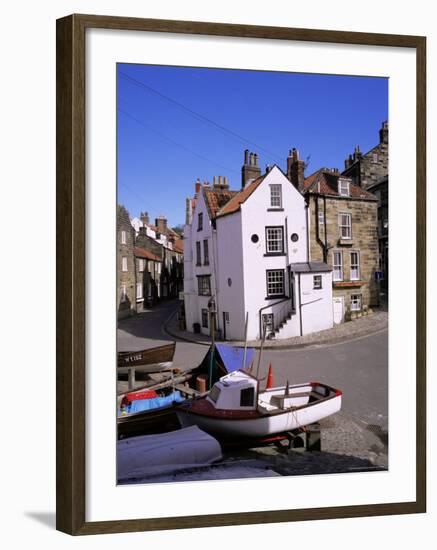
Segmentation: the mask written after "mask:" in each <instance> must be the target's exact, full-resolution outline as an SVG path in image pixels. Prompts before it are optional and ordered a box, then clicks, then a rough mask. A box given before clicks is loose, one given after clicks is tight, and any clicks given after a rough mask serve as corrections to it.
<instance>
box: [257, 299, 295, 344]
mask: <svg viewBox="0 0 437 550" xmlns="http://www.w3.org/2000/svg"><path fill="white" fill-rule="evenodd" d="M285 302H288V303H291V301H290V297H289V296H286V297H285V298H282V300H279V301H278V302H275V303H274V304H268V305H266V306H263V307H261V308H260V309H259V311H258V315H259V333H260V335H262V334H263V324H262V312H263V311H264V310H265V309H267V308H269V307H271V308H273V307H275V306H277V305H279V304H282V303H285ZM282 309H283V308H281V311H282ZM290 311H291V306H290ZM287 315H288V314H286V315H284V317H283V318H282V319H281V322H280V323H278V325H277V326H276V327H275V326H274V329H276V328H278V326H279V325H280V324H281V323H282V322H283V321H284V319H285V318H286V317H287Z"/></svg>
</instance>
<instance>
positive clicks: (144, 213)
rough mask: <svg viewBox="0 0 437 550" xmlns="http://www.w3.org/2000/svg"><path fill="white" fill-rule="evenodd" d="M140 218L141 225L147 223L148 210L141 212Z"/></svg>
mask: <svg viewBox="0 0 437 550" xmlns="http://www.w3.org/2000/svg"><path fill="white" fill-rule="evenodd" d="M140 220H141V223H142V224H143V225H149V213H148V212H141V214H140Z"/></svg>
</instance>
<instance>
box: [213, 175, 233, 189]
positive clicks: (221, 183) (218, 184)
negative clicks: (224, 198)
mask: <svg viewBox="0 0 437 550" xmlns="http://www.w3.org/2000/svg"><path fill="white" fill-rule="evenodd" d="M212 188H213V189H216V190H218V191H220V190H222V191H223V190H225V189H229V183H228V178H227V177H226V176H214V177H213V179H212Z"/></svg>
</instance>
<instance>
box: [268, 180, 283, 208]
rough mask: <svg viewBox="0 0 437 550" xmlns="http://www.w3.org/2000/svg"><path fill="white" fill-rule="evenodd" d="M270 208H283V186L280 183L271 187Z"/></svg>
mask: <svg viewBox="0 0 437 550" xmlns="http://www.w3.org/2000/svg"><path fill="white" fill-rule="evenodd" d="M270 208H282V186H281V185H280V184H278V183H273V184H271V185H270Z"/></svg>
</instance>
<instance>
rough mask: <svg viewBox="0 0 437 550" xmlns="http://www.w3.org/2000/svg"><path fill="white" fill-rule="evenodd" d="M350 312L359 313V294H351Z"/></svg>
mask: <svg viewBox="0 0 437 550" xmlns="http://www.w3.org/2000/svg"><path fill="white" fill-rule="evenodd" d="M351 311H361V294H351Z"/></svg>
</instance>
